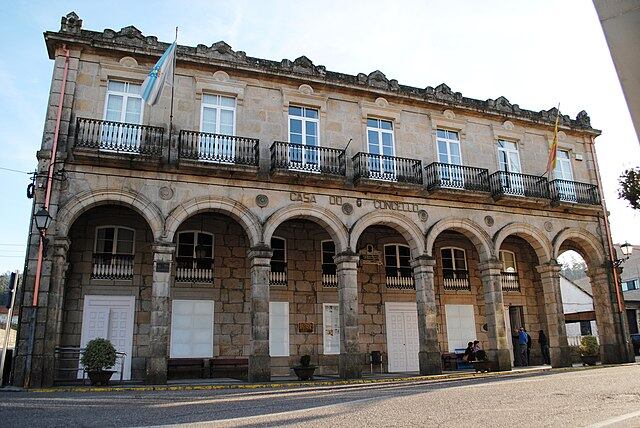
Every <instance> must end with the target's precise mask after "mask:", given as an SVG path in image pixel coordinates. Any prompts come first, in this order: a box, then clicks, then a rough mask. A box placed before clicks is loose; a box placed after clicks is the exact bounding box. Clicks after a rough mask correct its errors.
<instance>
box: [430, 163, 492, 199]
mask: <svg viewBox="0 0 640 428" xmlns="http://www.w3.org/2000/svg"><path fill="white" fill-rule="evenodd" d="M425 175H426V182H427V190H434V189H461V190H475V191H480V192H488V191H489V178H488V177H489V171H488V170H486V169H484V168H476V167H471V166H464V165H452V164H448V163H441V162H433V163H431V164H429V165H427V166H426V167H425Z"/></svg>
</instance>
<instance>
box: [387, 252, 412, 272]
mask: <svg viewBox="0 0 640 428" xmlns="http://www.w3.org/2000/svg"><path fill="white" fill-rule="evenodd" d="M384 267H385V272H386V275H387V277H403V278H410V277H411V273H412V272H411V250H410V249H409V247H408V246H406V245H401V244H387V245H385V246H384Z"/></svg>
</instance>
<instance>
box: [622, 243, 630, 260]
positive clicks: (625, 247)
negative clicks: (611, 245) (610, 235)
mask: <svg viewBox="0 0 640 428" xmlns="http://www.w3.org/2000/svg"><path fill="white" fill-rule="evenodd" d="M620 251H622V255H623V256H626V258H627V259H628V258H629V257H631V253H633V245H631V244H629V243H628V242H625V243H624V244H622V245H620Z"/></svg>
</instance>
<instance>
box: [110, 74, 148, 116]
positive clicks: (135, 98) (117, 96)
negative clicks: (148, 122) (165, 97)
mask: <svg viewBox="0 0 640 428" xmlns="http://www.w3.org/2000/svg"><path fill="white" fill-rule="evenodd" d="M141 89H142V85H140V84H136V83H130V82H120V81H117V80H109V82H108V83H107V97H106V101H105V108H104V120H108V121H111V122H126V123H132V124H135V125H140V124H142V110H143V103H142V96H141Z"/></svg>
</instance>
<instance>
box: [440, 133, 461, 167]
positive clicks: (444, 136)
mask: <svg viewBox="0 0 640 428" xmlns="http://www.w3.org/2000/svg"><path fill="white" fill-rule="evenodd" d="M436 137H437V138H436V141H437V144H438V162H440V163H445V164H449V165H462V154H461V152H460V137H459V135H458V133H457V132H456V131H450V130H448V129H438V130H437V131H436Z"/></svg>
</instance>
